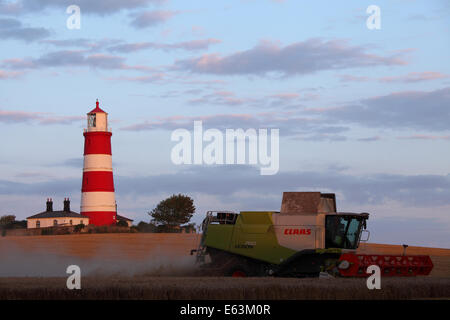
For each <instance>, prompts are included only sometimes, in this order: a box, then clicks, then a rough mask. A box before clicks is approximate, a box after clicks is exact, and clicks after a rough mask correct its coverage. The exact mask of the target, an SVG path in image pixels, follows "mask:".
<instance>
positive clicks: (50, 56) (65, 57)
mask: <svg viewBox="0 0 450 320" xmlns="http://www.w3.org/2000/svg"><path fill="white" fill-rule="evenodd" d="M2 65H3V67H5V68H9V69H16V70H17V69H19V70H21V69H39V68H50V67H90V68H98V69H120V70H137V71H141V72H153V71H154V69H153V68H151V67H147V66H132V65H127V64H126V63H125V58H123V57H119V56H113V55H109V54H103V53H93V54H87V53H86V52H85V51H83V50H61V51H54V52H49V53H46V54H44V55H42V56H41V57H39V58H14V59H6V60H3V61H2Z"/></svg>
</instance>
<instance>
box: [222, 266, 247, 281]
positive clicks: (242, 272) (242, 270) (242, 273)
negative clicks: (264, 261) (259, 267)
mask: <svg viewBox="0 0 450 320" xmlns="http://www.w3.org/2000/svg"><path fill="white" fill-rule="evenodd" d="M248 275H249V272H248V270H247V268H246V267H244V266H242V265H237V266H233V267H231V268H229V269H228V270H227V272H225V276H228V277H233V278H246V277H248Z"/></svg>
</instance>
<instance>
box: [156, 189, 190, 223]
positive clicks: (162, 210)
mask: <svg viewBox="0 0 450 320" xmlns="http://www.w3.org/2000/svg"><path fill="white" fill-rule="evenodd" d="M194 213H195V206H194V200H192V198H191V197H188V196H185V195H182V194H178V195H172V196H171V197H169V198H167V199H165V200H162V201H161V202H160V203H159V204H158V205H157V206H156V208H155V209H153V210H152V211H151V212H149V213H148V214H149V215H150V216H151V217H152V218H153V219H152V222H154V223H156V224H158V225H163V226H167V227H168V228H169V229H173V227H175V226H179V225H180V224H183V223H188V222H189V221H190V220H191V218H192V215H193V214H194Z"/></svg>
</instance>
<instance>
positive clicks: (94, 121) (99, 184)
mask: <svg viewBox="0 0 450 320" xmlns="http://www.w3.org/2000/svg"><path fill="white" fill-rule="evenodd" d="M111 136H112V133H111V130H110V129H109V128H108V114H107V113H106V112H105V111H103V110H102V109H100V107H99V102H98V100H97V102H96V107H95V109H93V110H92V111H91V112H89V113H88V114H87V129H85V130H84V165H83V183H82V189H81V214H82V215H85V216H88V217H89V221H90V223H92V224H94V225H98V226H100V225H111V224H115V223H116V220H117V212H116V200H115V195H114V178H113V170H112V153H111Z"/></svg>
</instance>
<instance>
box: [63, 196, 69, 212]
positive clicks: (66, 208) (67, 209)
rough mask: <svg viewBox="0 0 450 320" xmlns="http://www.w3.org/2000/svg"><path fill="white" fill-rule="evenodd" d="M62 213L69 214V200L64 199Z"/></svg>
mask: <svg viewBox="0 0 450 320" xmlns="http://www.w3.org/2000/svg"><path fill="white" fill-rule="evenodd" d="M64 211H65V212H70V200H69V198H64Z"/></svg>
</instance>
